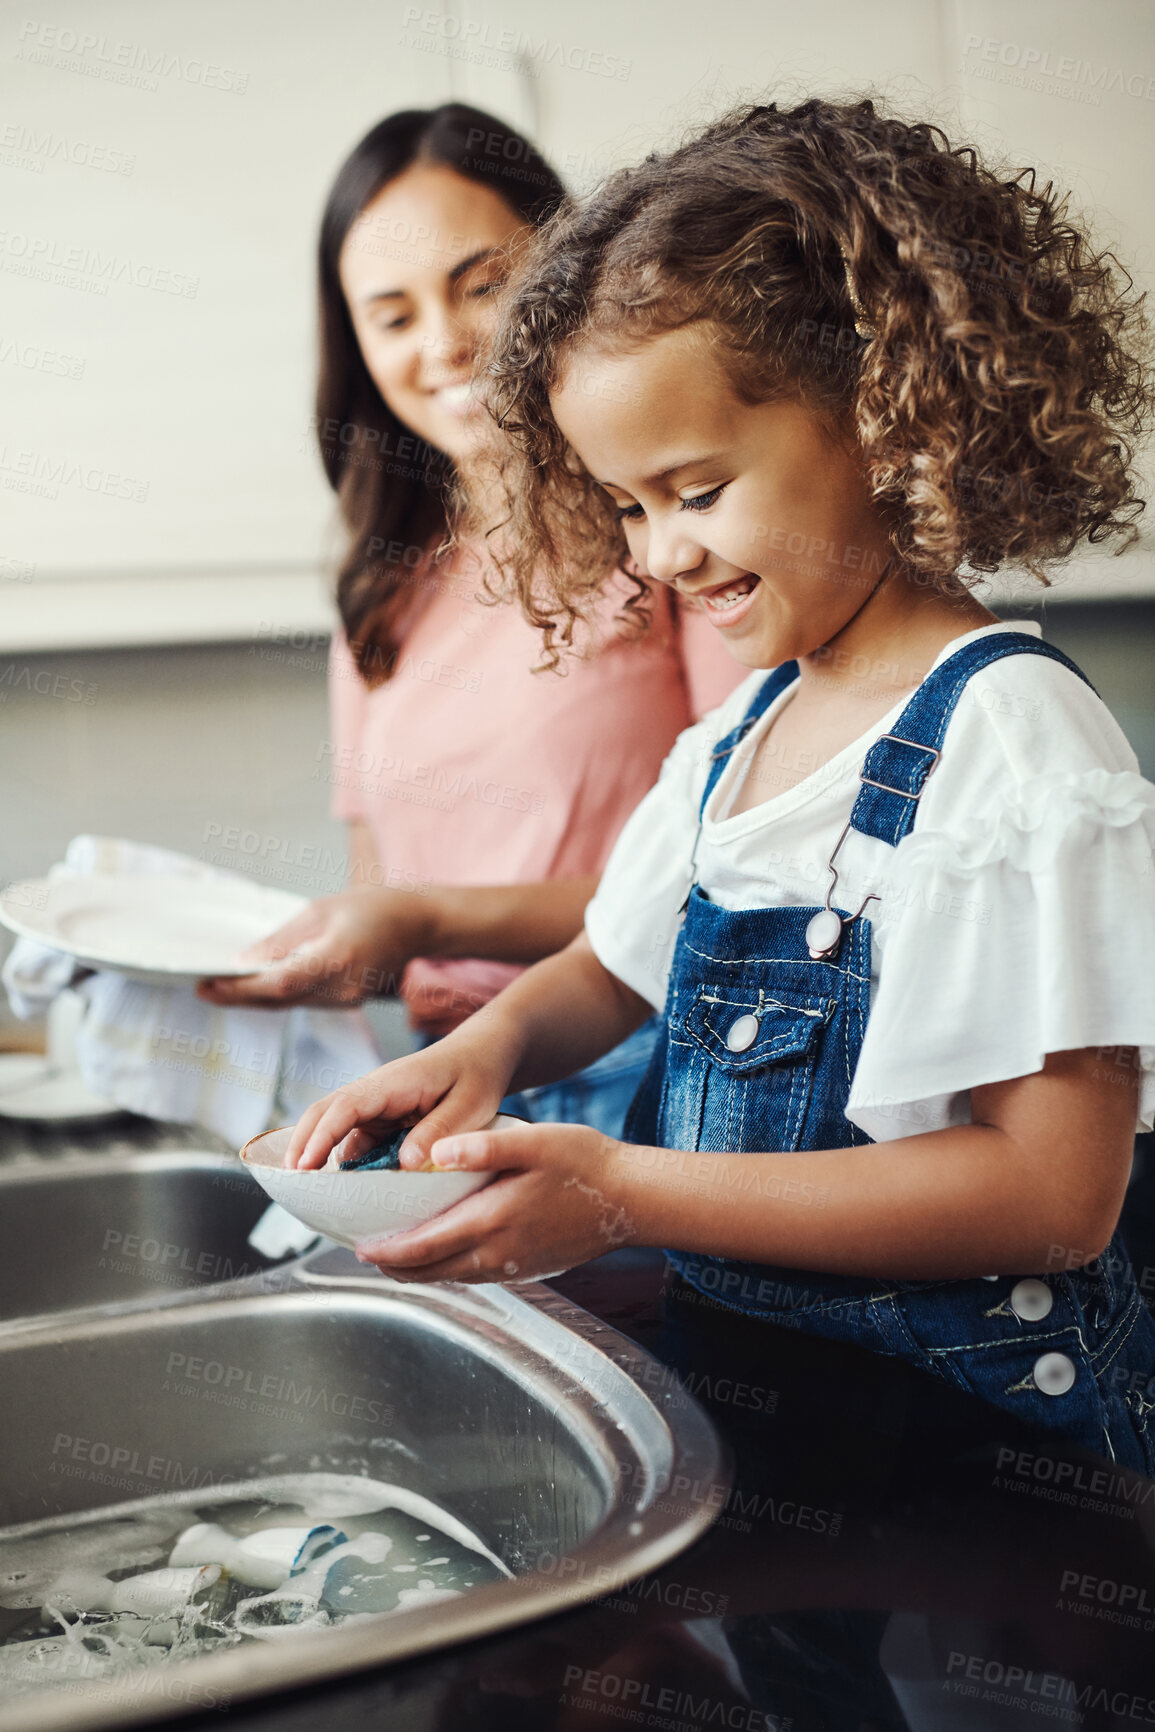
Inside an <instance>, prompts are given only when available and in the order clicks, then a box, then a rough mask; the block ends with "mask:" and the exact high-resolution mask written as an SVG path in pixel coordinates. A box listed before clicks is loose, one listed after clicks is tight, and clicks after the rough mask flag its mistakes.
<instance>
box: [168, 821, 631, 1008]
mask: <svg viewBox="0 0 1155 1732" xmlns="http://www.w3.org/2000/svg"><path fill="white" fill-rule="evenodd" d="M350 831H351V833H352V834H351V838H350V847H351V852H352V867H353V871H352V873H351V882H354V881H356V876H357V874H358V873H359V875H360V882H361V884H365V883H371V882H372V877H373V874H374V871H375V870H377V868H376V856H375V855H373V854H372V852H371V850H372V840H371V838H369V840H368V848H369V850H370V853H369V854H368V855H366V854H364V852H362V851H361V850H362V849H363V847H364V841H363V840H360V841H359V840H358V838H357V835H356V833H357V832H358V831H364V837H365V838H368V831H365V829H364V826H363V825H360V824H353V825H350ZM597 883H598V881H597V879H596V878H557V879H550V880H546V881H545V882H543V883H539V884H503V885H496V886H492V887H490V886H475V885H454V884H434V885H430V886H427V887H425V888H423V889H420V890H388V889H380V890H375V889H364V888H360V889H352V888H350V889H347V890H345V891H343V892H342V893H341V894H340V895H338V896H321V897H318V898H317V899H316V901H314V902H311V903H310V904H309V906H308V908H306V909H303V910H302V912H301V913H300V914H298V915H296V916H295V917H294V918H293V919H292V920H290V921H288V922H287V923H286V924H285V925H284V926H282V927H279V928H278V930H277V931H276V932H274V933H272V934H271V935H270V936H269V937H268V938H266V939H264V940H262V942H261V943H260V944H257V945H254V946H253V948H252V951H251V955H252V958H253V962H254V964H256V965H258V966H257V967H256V969H255V970H254V972H253V973H252V974H246V975H243V976H241V977H240V978H239V979H222V980H212V981H204V982H202V983H201V986H200V988H199V989H198V990H199V994H200V997H202V998H205V999H208V1000H209V1001H210V1002H211V1003H213V1004H245V1005H253V1006H265V1007H270V1008H284V1006H286V1005H290V1004H306V1003H325V1004H329V1005H351V1004H361V1003H363V1002H364V1000H365V999H367V998H379V997H385V996H388V995H391V994H396V993H398V992H399V991H400V983H401V976H402V974H403V973H404V971H405V968H406V965H407V964H408V963H409V962H411V961H412V960H413V958H414V957H415V956H476V957H481V958H483V959H485V960H489V961H493V962H517V963H531V962H537V961H539V960H540V958H542V957H544V956H552V955H553V954H554V952H555V951H558V950H561V949H563V948H564V946H565V945H567V944H568V943H569V942H570V940H571V939H572V938H573V937H574V935H575V933H578V932H580V931H581V927H582V919H583V916H584V914H585V909H586V904H587V902H588V901H589V900H590V897H591V896H592V895H593V893H594V891H595V890H596V889H597ZM260 965H264V966H260Z"/></svg>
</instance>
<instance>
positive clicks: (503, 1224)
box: [357, 1124, 635, 1281]
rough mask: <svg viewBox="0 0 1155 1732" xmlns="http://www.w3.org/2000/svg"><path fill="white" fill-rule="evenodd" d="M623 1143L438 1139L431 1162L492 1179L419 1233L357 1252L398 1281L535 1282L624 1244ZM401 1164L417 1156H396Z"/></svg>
mask: <svg viewBox="0 0 1155 1732" xmlns="http://www.w3.org/2000/svg"><path fill="white" fill-rule="evenodd" d="M621 1149H622V1145H621V1143H619V1142H616V1141H615V1140H614V1139H613V1138H612V1137H607V1136H604V1135H603V1134H602V1132H600V1131H594V1130H590V1128H589V1127H588V1126H587V1125H528V1124H527V1125H511V1126H508V1127H503V1128H502V1129H500V1130H495V1131H474V1132H472V1133H469V1134H464V1135H462V1134H458V1135H455V1136H450V1137H443V1138H441V1139H440V1140H439V1141H438V1142H436V1143H434V1145H433V1150H432V1154H433V1164H434V1165H435V1166H437V1167H445V1168H451V1169H453V1170H454V1171H457V1172H470V1173H498V1174H500V1177H499V1178H497V1179H495V1180H494V1182H493V1183H492V1184H491V1185H487V1186H486V1187H485V1189H484V1190H481V1191H475V1192H474V1193H473V1195H472V1196H469V1197H465V1198H464V1199H463V1200H462V1201H461V1202H460V1203H455V1204H454V1206H453V1207H452V1208H451V1209H447V1210H446V1211H445V1213H444V1214H442V1215H436V1216H435V1217H434V1218H433V1220H431V1221H426V1222H424V1223H423V1224H422V1225H421V1226H420V1227H410V1228H407V1229H406V1230H405V1231H404V1232H402V1233H391V1234H389V1235H388V1237H386V1238H384V1239H366V1240H364V1241H363V1242H362V1243H361V1244H359V1245H358V1246H357V1256H358V1257H359V1258H360V1259H361V1261H362V1262H363V1263H374V1264H376V1266H377V1268H378V1269H380V1270H381V1272H382V1274H384V1275H390V1276H392V1277H393V1278H394V1279H395V1280H398V1281H535V1280H540V1279H541V1278H542V1277H544V1276H546V1275H558V1274H560V1273H561V1272H562V1270H564V1269H572V1268H573V1267H574V1265H575V1264H576V1263H586V1262H588V1261H589V1260H590V1258H591V1257H600V1256H601V1255H602V1254H603V1252H606V1251H613V1250H615V1249H617V1247H618V1246H620V1245H626V1244H629V1243H630V1242H631V1239H632V1237H633V1234H634V1231H635V1227H634V1222H633V1221H632V1219H631V1217H630V1212H629V1209H628V1207H627V1201H626V1186H625V1183H624V1173H623V1170H622V1165H621V1161H620V1158H619V1157H620V1152H621ZM401 1160H402V1165H403V1166H406V1167H409V1166H416V1165H419V1164H420V1162H419V1161H418V1159H417V1156H416V1155H415V1154H414V1155H411V1156H407V1155H406V1153H404V1152H403V1153H402V1157H401Z"/></svg>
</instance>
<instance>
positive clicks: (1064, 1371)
mask: <svg viewBox="0 0 1155 1732" xmlns="http://www.w3.org/2000/svg"><path fill="white" fill-rule="evenodd" d="M1031 1376H1032V1377H1033V1378H1034V1380H1035V1388H1036V1389H1039V1390H1041V1391H1042V1393H1043V1394H1044V1395H1066V1393H1067V1391H1068V1389H1073V1388H1074V1385H1075V1367H1074V1364H1073V1363H1072V1361H1071V1360H1069V1359H1068V1358H1067V1355H1066V1354H1065V1353H1044V1354H1043V1355H1042V1357H1041V1358H1040V1359H1036V1360H1035V1368H1034V1370H1033V1371H1032V1373H1031Z"/></svg>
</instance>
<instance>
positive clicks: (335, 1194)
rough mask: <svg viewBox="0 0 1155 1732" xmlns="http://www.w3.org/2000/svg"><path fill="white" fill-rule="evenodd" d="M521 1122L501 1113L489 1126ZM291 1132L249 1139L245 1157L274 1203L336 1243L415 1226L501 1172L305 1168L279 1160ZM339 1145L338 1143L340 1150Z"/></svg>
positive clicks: (264, 1132)
mask: <svg viewBox="0 0 1155 1732" xmlns="http://www.w3.org/2000/svg"><path fill="white" fill-rule="evenodd" d="M522 1123H524V1120H522V1119H514V1118H508V1117H507V1116H506V1115H505V1114H504V1113H499V1114H498V1116H497V1117H496V1118H495V1119H492V1120H491V1121H490V1123H489V1124H488V1125H486V1127H485V1129H486V1130H496V1129H498V1128H499V1127H502V1126H505V1125H519V1124H522ZM292 1134H293V1132H292V1126H291V1125H290V1126H287V1127H285V1128H284V1129H281V1130H276V1131H263V1132H262V1133H261V1135H260V1136H259V1137H254V1138H253V1139H252V1141H251V1142H248V1143H246V1144H245V1146H244V1148H243V1149H242V1150H241V1160H242V1161H243V1162H244V1163H245V1166H246V1167H247V1168H248V1170H249V1172H250V1173H251V1174H252V1175H253V1178H254V1179H255V1180H256V1181H257V1183H258V1185H260V1186H261V1187H262V1188H263V1189H264V1190H265V1191H266V1192H267V1193H268V1195H269V1196H270V1197H272V1199H273V1201H274V1203H280V1205H281V1207H282V1209H287V1210H288V1212H289V1214H290V1215H295V1216H296V1217H297V1219H298V1221H304V1223H305V1225H306V1226H307V1227H313V1228H315V1230H316V1231H317V1232H318V1233H323V1234H324V1235H325V1237H326V1238H327V1239H335V1240H336V1242H337V1244H338V1245H356V1244H358V1243H359V1241H360V1240H362V1239H369V1238H373V1237H375V1236H376V1235H377V1234H379V1233H397V1232H400V1231H401V1230H402V1229H403V1228H405V1227H416V1226H418V1225H419V1224H420V1223H421V1222H422V1221H428V1220H429V1219H430V1218H431V1217H432V1216H433V1215H440V1214H441V1212H442V1210H443V1209H449V1208H452V1206H453V1204H454V1203H457V1202H460V1200H461V1198H462V1197H468V1196H469V1194H470V1192H471V1191H479V1190H480V1189H481V1187H482V1185H488V1184H489V1182H490V1180H491V1179H495V1178H496V1177H497V1175H496V1173H454V1172H444V1173H401V1172H389V1171H388V1170H387V1169H380V1168H378V1169H377V1170H376V1171H375V1172H374V1171H370V1172H366V1171H365V1170H364V1169H363V1168H361V1169H358V1170H356V1171H355V1172H352V1173H342V1172H341V1170H340V1168H337V1169H336V1170H335V1171H334V1170H332V1169H330V1168H329V1167H321V1168H320V1169H314V1170H313V1171H304V1172H302V1171H301V1169H300V1168H295V1167H285V1166H282V1165H281V1163H282V1161H283V1160H284V1158H285V1150H286V1149H287V1148H288V1146H289V1138H290V1137H291V1136H292ZM341 1146H342V1145H341V1144H340V1143H338V1144H337V1149H338V1150H340V1148H341ZM330 1159H332V1157H331V1156H330Z"/></svg>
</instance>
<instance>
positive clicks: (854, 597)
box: [550, 324, 891, 668]
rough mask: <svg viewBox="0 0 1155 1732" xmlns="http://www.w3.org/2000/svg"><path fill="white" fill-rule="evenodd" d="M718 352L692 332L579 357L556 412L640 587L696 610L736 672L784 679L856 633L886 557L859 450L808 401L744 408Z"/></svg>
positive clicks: (556, 394)
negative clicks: (615, 521) (664, 589)
mask: <svg viewBox="0 0 1155 1732" xmlns="http://www.w3.org/2000/svg"><path fill="white" fill-rule="evenodd" d="M720 341H721V338H720V336H719V334H718V333H717V331H716V330H715V329H714V328H713V327H711V326H709V325H705V324H698V325H691V326H686V327H683V328H681V329H679V330H675V331H669V332H664V333H663V334H661V335H659V336H655V337H651V338H648V339H645V340H644V341H642V342H641V343H639V344H638V346H637V347H635V348H633V349H630V350H627V351H619V352H610V351H607V350H605V349H597V348H588V347H587V348H584V349H581V350H579V351H577V352H576V353H575V354H574V355H573V357H572V358H571V359H570V360H569V362H568V365H567V366H566V367H565V370H564V372H563V373H562V376H561V379H560V382H559V384H558V386H557V388H556V389H555V390H554V391H553V392H552V393H551V397H550V402H551V405H552V408H553V412H554V416H555V419H556V420H557V423H558V426H559V427H560V429H561V431H562V433H563V434H564V436H565V437H566V439H567V440H568V441H569V442H570V444H571V445H572V446H573V447H574V450H575V451H576V452H577V454H578V456H579V457H580V458H581V460H582V462H583V463H584V464H585V466H586V468H587V469H588V470H589V472H590V474H591V475H592V476H593V477H594V479H595V480H596V481H597V482H598V483H599V484H600V485H601V486H602V487H604V488H605V490H606V492H607V493H608V494H609V495H610V497H611V499H612V500H613V501H614V503H615V504H616V505H617V506H618V508H619V513H620V516H621V518H622V522H623V524H624V526H625V533H626V540H627V542H628V545H629V549H630V553H631V555H632V556H633V558H634V560H635V561H636V562H637V564H638V566H639V567H640V568H641V570H642V572H643V573H648V574H649V576H651V577H652V578H655V579H656V580H657V581H658V582H660V583H668V584H672V585H673V586H674V588H675V589H677V591H678V592H679V594H681V595H683V596H687V597H690V598H691V599H692V600H693V601H694V602H696V603H697V604H698V605H699V606H700V607H701V608H702V609H703V611H704V612H705V614H706V617H707V618H708V619H709V621H710V623H711V624H712V625H714V626H715V627H716V628H717V630H718V631H719V632H721V633H722V635H723V637H724V639H725V641H726V645H727V647H728V649H729V650H730V652H731V654H732V655H733V656H735V657H736V658H737V660H738V661H740V662H742V663H744V664H745V665H746V666H747V667H751V668H768V667H775V666H777V664H778V663H779V662H783V661H791V660H795V659H796V658H798V657H799V656H807V655H811V654H812V653H813V652H814V651H815V650H817V649H819V648H821V647H822V645H824V644H826V643H828V642H829V641H830V640H831V639H832V638H833V637H835V636H836V635H837V633H838V632H839V631H841V630H842V628H843V627H844V626H846V625H847V624H848V623H849V622H850V620H851V619H852V618H853V617H854V615H855V614H856V613H857V612H858V610H859V608H860V607H861V606H862V605H863V603H864V602H865V601H866V600H867V598H868V597H869V596H870V594H871V592H872V590H873V589H874V588H875V587H876V586H877V584H878V582H879V579H880V578H881V576H882V574H883V571H884V570H885V568H886V564H887V561H888V560H889V558H890V554H891V548H890V544H889V540H888V537H887V533H886V529H885V527H884V525H883V523H882V521H881V519H880V518H879V516H878V514H877V510H876V508H875V507H874V506H873V504H872V502H871V500H870V498H869V495H868V492H867V488H866V484H865V481H864V478H863V475H862V473H861V469H860V466H859V462H858V459H857V454H856V452H855V451H854V449H853V448H851V447H847V446H844V445H842V444H840V443H839V442H838V441H837V440H835V438H834V437H833V436H832V435H831V434H830V433H829V432H827V431H826V430H825V428H824V426H823V424H822V423H821V422H820V420H819V418H818V417H817V416H816V415H815V414H814V413H813V412H812V411H811V410H809V409H807V408H805V407H804V406H803V404H801V403H800V402H797V401H793V400H791V401H778V402H772V403H759V404H755V405H749V404H745V403H742V402H740V401H739V399H738V398H737V397H736V396H735V395H734V393H733V391H732V390H731V388H730V385H729V383H728V381H727V379H726V376H725V374H724V372H723V371H722V369H721V367H720V366H719V365H718V362H717V360H716V358H715V357H716V353H717V348H718V344H719V343H720Z"/></svg>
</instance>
